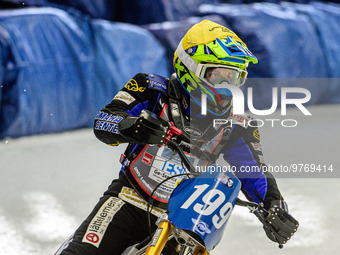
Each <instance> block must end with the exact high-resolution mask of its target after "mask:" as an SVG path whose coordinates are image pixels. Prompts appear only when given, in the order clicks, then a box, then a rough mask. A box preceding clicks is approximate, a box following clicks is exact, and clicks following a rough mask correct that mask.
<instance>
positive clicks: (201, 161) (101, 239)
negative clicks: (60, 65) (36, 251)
mask: <svg viewBox="0 0 340 255" xmlns="http://www.w3.org/2000/svg"><path fill="white" fill-rule="evenodd" d="M175 85H176V86H175ZM178 85H179V84H178V82H177V80H176V78H175V77H174V76H172V77H171V78H170V80H169V79H167V78H164V77H161V76H158V75H153V74H143V73H139V74H137V75H135V76H134V77H133V78H132V79H131V80H130V81H129V82H128V83H127V84H126V85H125V86H124V87H123V88H122V89H121V90H120V91H119V92H118V93H117V94H116V95H115V96H114V98H113V99H112V101H111V103H109V104H108V105H106V107H105V108H103V109H102V110H101V111H100V112H99V113H98V114H97V116H96V118H95V123H94V133H95V135H96V137H97V138H98V139H99V140H100V141H102V142H104V143H106V144H108V145H112V146H116V145H119V144H122V143H129V144H128V146H127V148H126V150H125V152H124V154H122V155H121V157H120V162H121V163H122V168H121V171H120V174H119V178H118V179H116V180H114V181H113V182H112V184H111V185H110V186H109V188H108V190H107V191H106V192H105V193H104V196H103V197H102V198H101V199H100V201H99V203H98V204H97V206H96V207H95V208H94V210H93V211H92V213H91V214H90V215H89V217H88V218H87V219H86V220H85V221H84V222H83V224H82V225H81V226H80V227H79V228H78V230H77V231H76V232H75V234H74V235H73V236H72V238H71V239H70V240H69V241H68V242H66V243H65V245H64V247H67V248H65V249H63V248H62V249H60V251H59V253H57V254H121V253H122V252H123V251H124V250H125V248H126V247H128V246H129V245H132V244H134V243H137V242H140V241H142V240H143V239H144V238H145V237H146V236H147V235H148V234H149V232H148V224H147V218H146V213H145V209H146V207H147V203H146V200H147V199H148V197H149V196H150V194H151V192H152V191H153V189H154V188H155V187H156V186H157V184H158V183H159V182H161V181H163V180H164V179H165V178H167V177H169V176H171V175H175V174H180V173H183V172H185V169H184V167H183V166H182V164H181V162H180V160H179V158H178V156H176V155H174V153H173V151H171V150H170V149H169V148H168V147H166V146H164V145H162V146H158V145H150V144H144V143H136V140H135V139H134V138H133V137H132V136H131V137H129V136H127V135H122V134H121V133H120V130H119V124H120V123H121V122H123V121H124V120H125V119H127V118H129V117H131V116H132V117H138V116H139V115H140V113H141V111H142V110H143V109H146V110H148V111H151V112H153V113H155V114H156V115H158V116H159V117H161V118H163V119H165V120H166V121H172V122H173V123H174V124H175V126H176V127H178V128H180V129H181V130H183V131H185V132H187V134H188V135H190V137H193V138H194V140H195V141H196V142H197V143H199V144H200V147H201V148H203V150H204V151H206V152H207V153H208V154H209V155H212V156H214V157H215V159H217V158H219V156H220V155H222V156H223V160H224V161H226V162H228V164H229V165H230V168H232V169H234V172H235V174H236V176H237V177H238V178H239V179H240V181H241V183H242V191H243V193H244V194H245V195H246V197H247V198H248V199H249V200H250V201H255V202H264V203H265V204H268V203H270V201H272V200H281V199H282V197H281V194H280V192H279V190H278V187H277V185H276V181H275V179H274V178H273V177H272V175H271V174H269V173H263V172H262V171H261V166H263V164H264V161H263V155H262V150H261V145H260V135H259V131H258V129H257V128H256V127H251V126H249V125H248V126H247V125H244V124H245V123H247V122H249V121H250V120H251V118H250V117H249V116H239V115H234V114H231V115H230V116H229V117H228V120H230V121H229V123H231V122H232V123H233V125H230V126H221V127H215V128H214V127H211V126H209V125H208V124H205V126H204V128H200V125H194V124H191V123H193V122H190V120H192V119H191V118H190V116H189V114H190V112H189V109H188V108H189V107H190V103H189V99H188V97H186V95H185V93H184V92H183V91H182V93H181V92H180V93H178V91H179V90H178V89H177V91H176V93H177V94H176V93H175V92H173V90H174V89H173V88H174V87H175V88H178ZM175 90H176V89H175ZM174 93H175V94H176V95H177V97H174V96H172V95H173V94H174ZM176 98H177V99H176ZM176 101H177V102H176ZM231 120H232V121H231ZM200 122H207V121H206V120H204V119H201V120H199V121H198V122H197V123H200ZM252 126H254V125H252ZM207 130H209V132H206V131H207ZM188 155H190V159H191V160H192V162H193V163H194V165H197V166H206V165H207V161H206V158H204V157H201V156H197V155H192V154H191V153H190V154H188ZM247 167H248V168H247ZM247 169H253V171H248V170H247ZM179 178H181V177H177V178H174V179H173V180H171V181H169V182H166V183H164V184H163V185H161V186H160V188H159V189H157V191H156V192H155V193H154V196H153V198H154V201H156V205H157V206H158V208H156V209H154V210H153V214H154V215H153V217H152V221H153V222H154V221H155V219H156V216H159V215H160V214H161V213H162V212H163V211H164V209H165V208H166V204H167V201H168V198H169V195H170V194H171V192H172V190H173V188H174V187H175V185H176V182H177V181H178V179H179ZM154 228H155V226H153V229H154Z"/></svg>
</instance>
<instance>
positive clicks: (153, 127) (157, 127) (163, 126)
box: [119, 110, 169, 144]
mask: <svg viewBox="0 0 340 255" xmlns="http://www.w3.org/2000/svg"><path fill="white" fill-rule="evenodd" d="M168 128H169V124H168V122H167V121H165V120H163V119H161V118H160V117H158V116H157V115H156V114H154V113H152V112H150V111H147V110H143V111H142V112H141V113H140V115H139V116H138V117H128V118H126V119H124V120H122V121H121V122H120V123H119V132H120V134H122V135H123V136H125V137H126V139H127V140H128V141H130V142H133V143H139V144H162V143H163V142H164V138H165V137H166V134H167V130H168Z"/></svg>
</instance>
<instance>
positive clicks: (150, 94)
mask: <svg viewBox="0 0 340 255" xmlns="http://www.w3.org/2000/svg"><path fill="white" fill-rule="evenodd" d="M148 81H149V80H148V76H147V74H143V73H139V74H137V75H135V76H134V77H133V78H132V79H131V80H130V81H129V82H128V83H127V84H126V85H125V86H124V87H123V88H122V89H121V90H120V91H119V92H118V93H117V94H116V95H115V96H114V98H113V99H112V101H111V102H110V103H109V104H108V105H106V106H105V108H103V109H102V110H100V111H99V113H98V114H97V116H96V117H95V121H94V126H93V129H94V133H95V135H96V137H97V138H98V139H99V140H100V141H102V142H104V143H106V144H109V145H118V144H120V143H130V142H131V143H135V142H136V140H134V139H133V137H132V136H131V135H124V134H123V133H124V132H121V129H122V128H124V127H125V126H130V125H131V123H132V122H133V121H134V120H135V119H136V118H137V117H138V116H139V115H140V113H141V111H142V110H143V109H148V110H150V111H152V110H153V109H151V108H152V107H153V106H154V105H156V101H157V98H158V95H159V93H160V92H159V91H157V90H153V89H150V88H149V86H148ZM149 108H150V109H149Z"/></svg>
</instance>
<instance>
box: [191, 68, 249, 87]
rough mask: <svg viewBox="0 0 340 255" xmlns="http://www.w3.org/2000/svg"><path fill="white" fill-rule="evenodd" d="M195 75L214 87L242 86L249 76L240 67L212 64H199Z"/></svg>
mask: <svg viewBox="0 0 340 255" xmlns="http://www.w3.org/2000/svg"><path fill="white" fill-rule="evenodd" d="M195 75H196V76H197V77H199V78H200V79H201V80H203V81H204V82H206V83H207V84H209V85H212V86H213V87H223V85H233V86H241V85H243V84H244V82H245V80H246V78H247V72H246V71H244V70H241V69H239V68H236V67H231V66H225V65H210V64H198V65H197V68H196V72H195Z"/></svg>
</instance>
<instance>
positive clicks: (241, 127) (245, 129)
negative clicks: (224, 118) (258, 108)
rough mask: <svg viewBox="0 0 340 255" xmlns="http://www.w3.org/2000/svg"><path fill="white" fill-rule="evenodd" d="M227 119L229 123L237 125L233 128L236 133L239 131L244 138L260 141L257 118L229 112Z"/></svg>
mask: <svg viewBox="0 0 340 255" xmlns="http://www.w3.org/2000/svg"><path fill="white" fill-rule="evenodd" d="M228 121H229V123H232V125H233V126H234V127H237V128H234V131H235V132H237V133H238V132H240V134H241V135H242V136H243V138H244V139H245V140H254V141H256V142H258V141H260V133H259V129H258V128H259V123H258V120H257V119H255V118H254V117H252V116H251V115H249V114H242V115H240V114H234V113H231V114H230V116H229V118H228ZM235 132H234V133H235Z"/></svg>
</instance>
